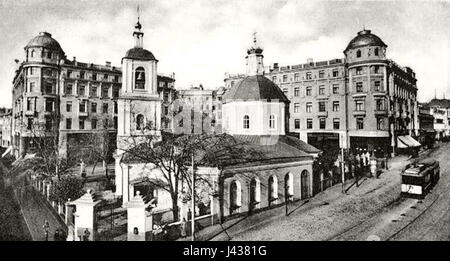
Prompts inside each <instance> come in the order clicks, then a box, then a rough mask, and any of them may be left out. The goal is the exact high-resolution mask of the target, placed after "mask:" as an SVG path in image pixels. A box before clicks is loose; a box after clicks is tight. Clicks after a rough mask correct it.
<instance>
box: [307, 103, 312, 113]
mask: <svg viewBox="0 0 450 261" xmlns="http://www.w3.org/2000/svg"><path fill="white" fill-rule="evenodd" d="M311 111H312V102H307V103H306V112H311Z"/></svg>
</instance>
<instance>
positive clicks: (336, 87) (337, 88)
mask: <svg viewBox="0 0 450 261" xmlns="http://www.w3.org/2000/svg"><path fill="white" fill-rule="evenodd" d="M333 94H339V84H333Z"/></svg>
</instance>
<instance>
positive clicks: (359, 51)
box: [356, 50, 361, 58]
mask: <svg viewBox="0 0 450 261" xmlns="http://www.w3.org/2000/svg"><path fill="white" fill-rule="evenodd" d="M356 57H357V58H359V57H361V50H358V51H356Z"/></svg>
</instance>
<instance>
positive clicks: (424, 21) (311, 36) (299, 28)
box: [0, 0, 450, 107]
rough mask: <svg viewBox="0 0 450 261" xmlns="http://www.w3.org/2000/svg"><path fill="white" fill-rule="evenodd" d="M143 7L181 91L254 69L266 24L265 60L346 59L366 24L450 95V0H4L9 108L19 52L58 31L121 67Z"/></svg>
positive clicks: (165, 69)
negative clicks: (252, 54) (251, 59)
mask: <svg viewBox="0 0 450 261" xmlns="http://www.w3.org/2000/svg"><path fill="white" fill-rule="evenodd" d="M138 4H139V6H140V10H141V12H140V13H141V15H140V16H141V17H140V21H141V24H142V26H143V32H144V48H146V49H148V50H150V51H151V52H152V53H153V54H154V55H155V56H156V58H157V59H158V60H159V63H158V72H159V73H165V74H169V73H172V72H174V73H175V78H176V83H175V86H176V88H177V89H185V88H189V87H190V86H191V85H194V86H198V85H199V84H202V85H203V86H204V87H205V88H207V89H213V88H217V87H219V86H223V84H224V82H223V79H224V73H225V72H230V73H244V72H245V59H244V57H245V55H246V49H247V47H249V46H250V45H251V41H252V37H253V36H252V33H253V32H257V37H258V41H259V43H260V45H261V46H262V47H263V48H264V65H265V66H268V65H272V64H273V63H279V64H280V65H281V66H283V65H292V64H300V63H305V62H306V60H307V59H308V58H313V59H314V60H315V61H320V60H330V59H334V58H343V57H344V54H343V50H344V49H345V47H346V46H347V44H348V43H349V42H350V40H351V39H352V38H353V37H355V36H356V34H357V32H358V31H360V30H362V29H363V28H366V29H370V30H372V33H374V34H376V35H378V36H379V37H380V38H381V39H382V40H383V41H384V42H385V43H386V44H387V45H388V49H387V56H388V58H390V59H393V60H394V61H395V62H397V63H398V64H400V65H402V66H409V67H411V68H412V69H413V70H414V71H415V72H416V78H417V80H418V82H417V85H418V88H419V92H418V93H419V94H418V99H419V101H422V102H423V101H427V100H429V99H431V98H433V97H434V96H435V93H436V94H437V98H442V97H443V95H444V93H445V97H447V98H450V1H448V0H447V1H395V2H391V1H300V0H293V1H288V0H286V1H281V0H276V1H275V0H246V1H243V0H242V1H238V0H226V1H225V0H190V1H189V0H170V1H169V0H148V1H143V0H142V1H129V0H121V1H118V0H108V1H106V0H89V1H87V0H79V1H75V0H73V1H68V0H46V1H44V0H34V1H27V0H14V1H13V0H0V32H1V35H2V37H0V61H1V66H0V106H8V107H10V106H11V88H12V79H13V77H14V70H15V68H16V65H15V62H14V59H19V60H20V61H22V60H23V59H24V54H25V52H24V49H23V48H24V47H25V45H26V44H27V43H28V41H30V40H31V39H32V38H33V37H34V36H36V35H38V34H39V32H42V31H47V32H49V33H51V34H52V37H53V38H55V39H56V40H57V41H58V42H59V43H60V45H61V46H62V48H63V50H64V51H65V53H66V55H67V58H68V59H72V58H73V57H74V56H75V57H76V59H77V61H81V62H87V63H97V64H104V63H105V61H110V62H111V63H112V65H113V66H120V62H121V58H122V57H123V56H124V55H125V53H126V51H127V50H128V49H130V48H132V47H133V45H134V41H133V38H132V32H133V30H134V25H135V23H136V21H137V11H136V7H137V5H138Z"/></svg>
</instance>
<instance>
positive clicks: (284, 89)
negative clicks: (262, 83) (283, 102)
mask: <svg viewBox="0 0 450 261" xmlns="http://www.w3.org/2000/svg"><path fill="white" fill-rule="evenodd" d="M283 93H284V95H286V97H287V96H288V93H289V91H288V89H287V88H283Z"/></svg>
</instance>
